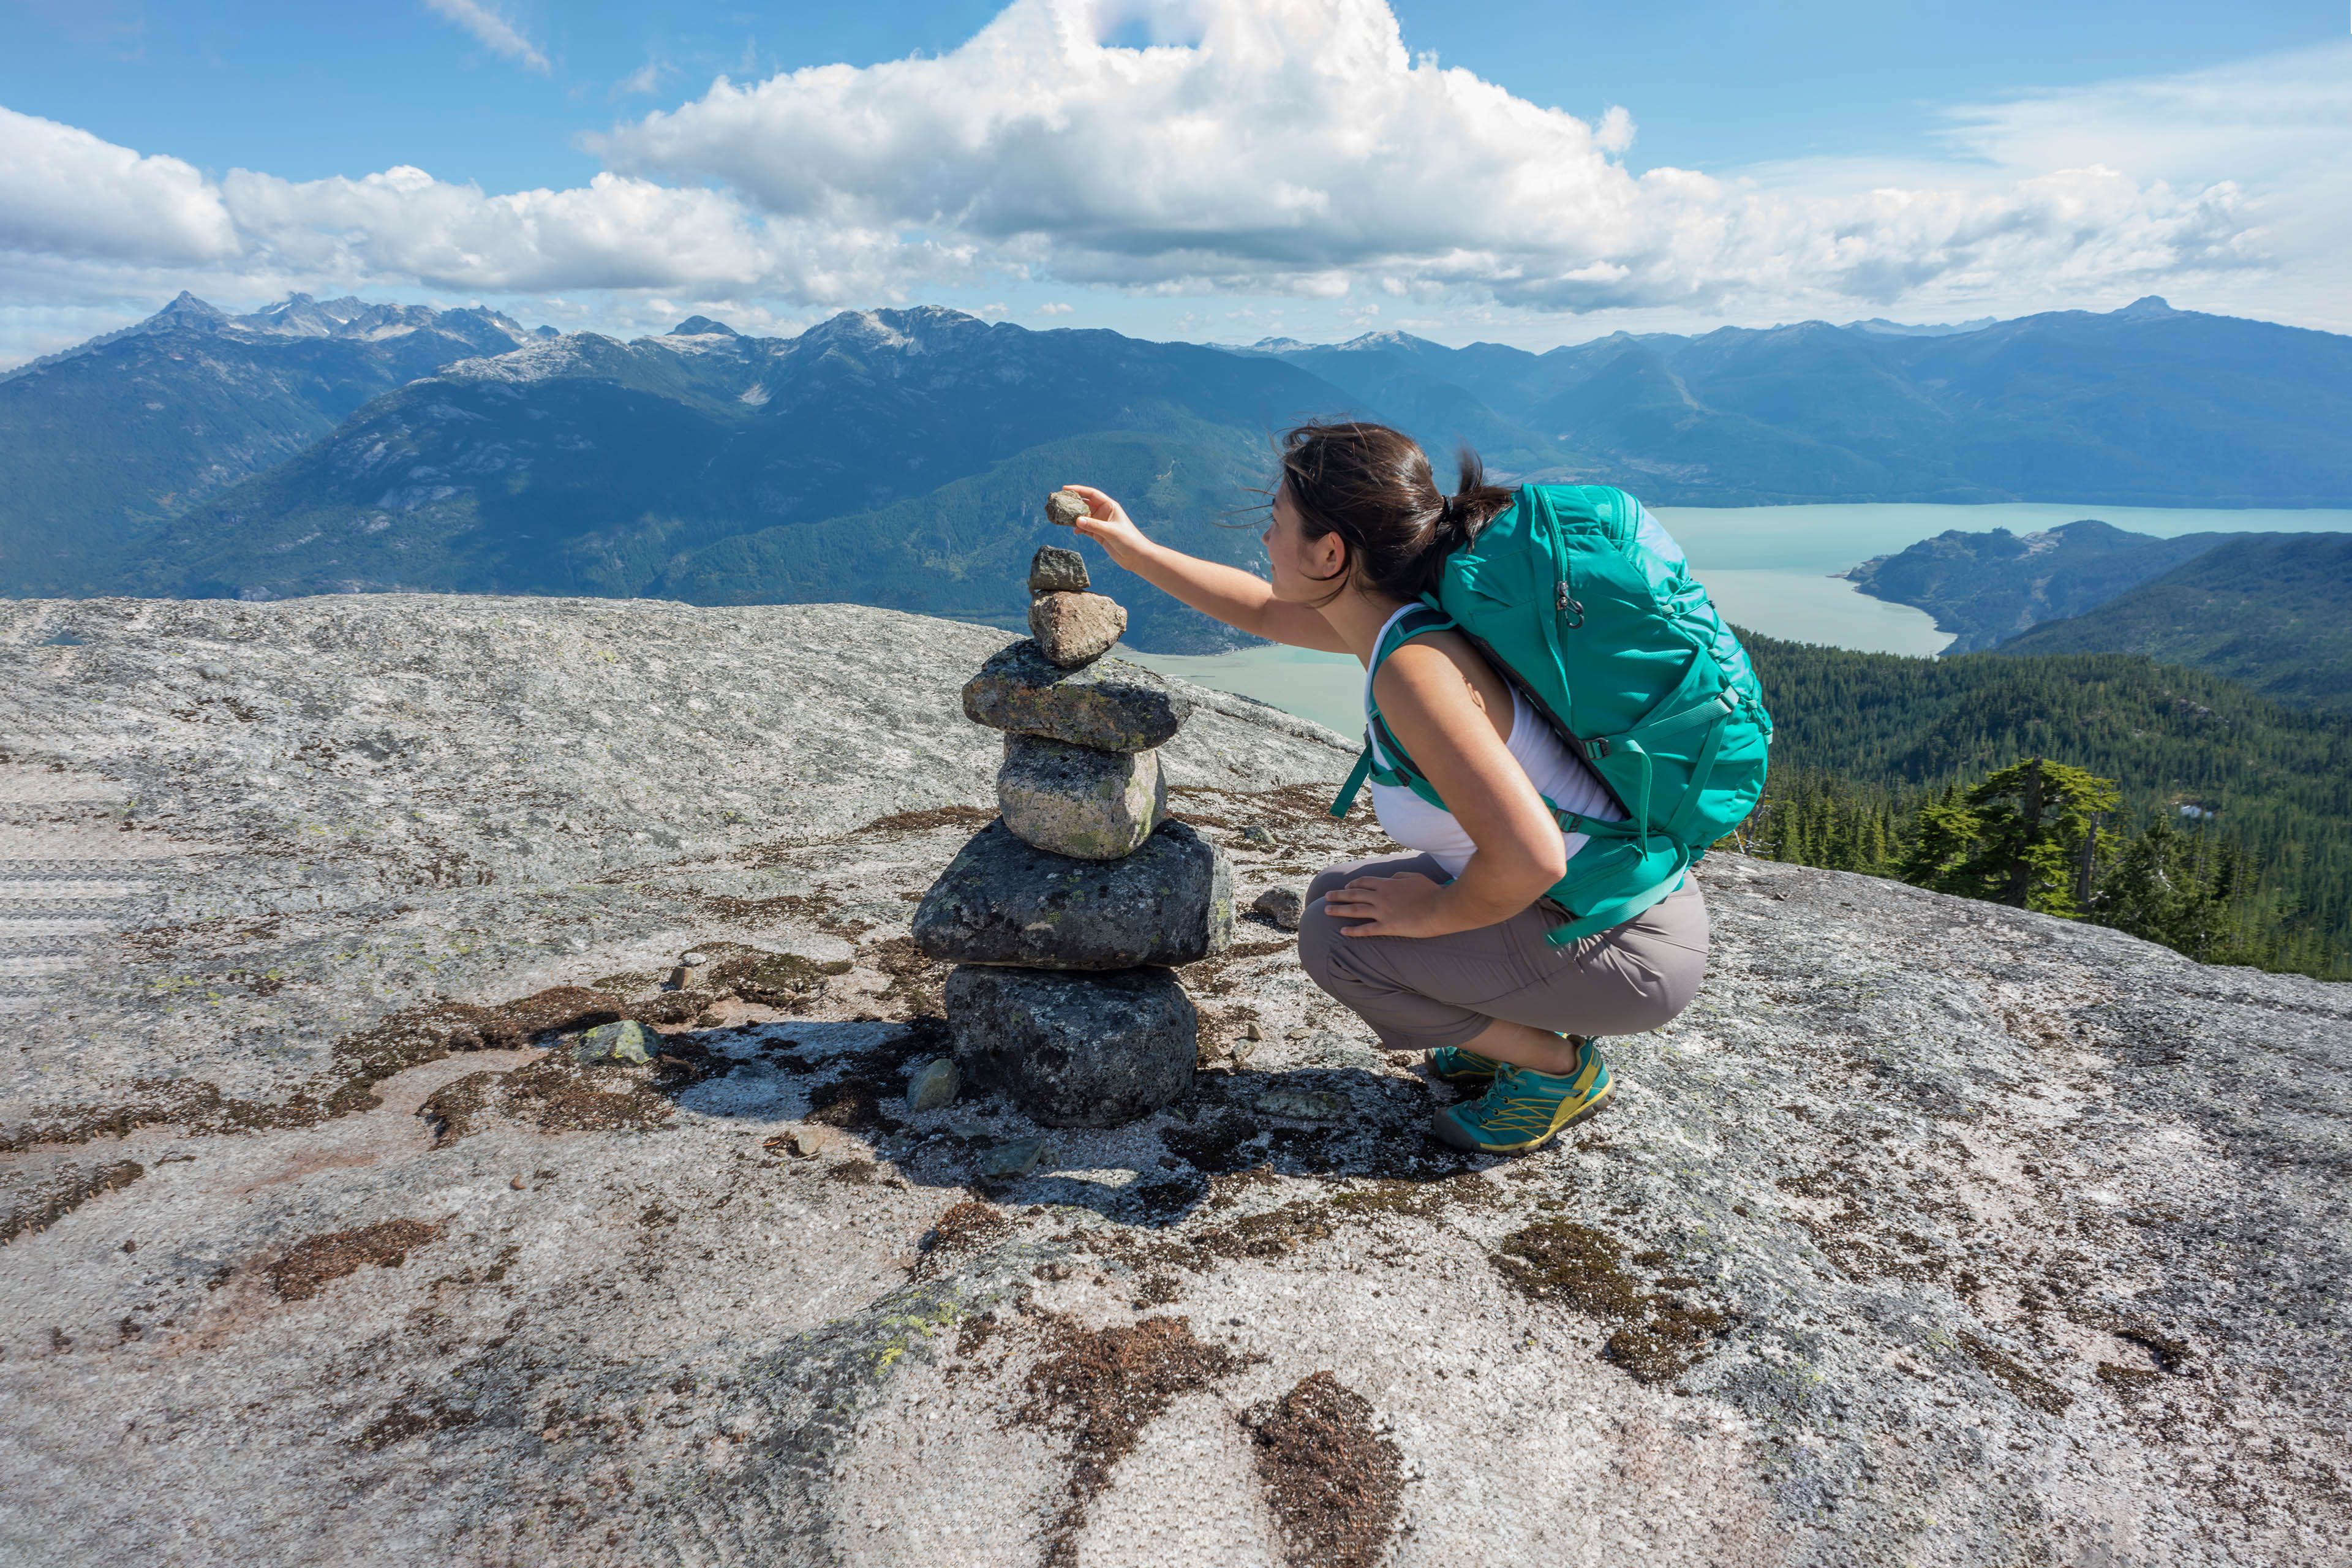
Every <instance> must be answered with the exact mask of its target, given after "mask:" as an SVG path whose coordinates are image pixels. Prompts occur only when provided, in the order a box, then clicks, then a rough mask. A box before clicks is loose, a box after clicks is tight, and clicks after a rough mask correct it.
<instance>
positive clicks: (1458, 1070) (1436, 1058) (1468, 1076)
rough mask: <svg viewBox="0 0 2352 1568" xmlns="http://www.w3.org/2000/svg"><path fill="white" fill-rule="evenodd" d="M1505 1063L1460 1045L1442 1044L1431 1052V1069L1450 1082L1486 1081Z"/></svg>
mask: <svg viewBox="0 0 2352 1568" xmlns="http://www.w3.org/2000/svg"><path fill="white" fill-rule="evenodd" d="M1502 1065H1503V1064H1502V1063H1500V1062H1498V1061H1496V1059H1495V1058H1492V1057H1482V1056H1480V1055H1479V1054H1478V1053H1477V1052H1475V1051H1470V1050H1465V1049H1463V1048H1462V1047H1460V1046H1440V1047H1437V1048H1436V1049H1435V1050H1433V1051H1432V1052H1430V1053H1429V1070H1430V1071H1431V1072H1432V1073H1434V1074H1435V1075H1436V1076H1437V1077H1439V1078H1442V1079H1444V1080H1445V1081H1446V1082H1448V1083H1486V1082H1490V1081H1492V1079H1494V1076H1495V1069H1496V1068H1498V1067H1501V1066H1502Z"/></svg>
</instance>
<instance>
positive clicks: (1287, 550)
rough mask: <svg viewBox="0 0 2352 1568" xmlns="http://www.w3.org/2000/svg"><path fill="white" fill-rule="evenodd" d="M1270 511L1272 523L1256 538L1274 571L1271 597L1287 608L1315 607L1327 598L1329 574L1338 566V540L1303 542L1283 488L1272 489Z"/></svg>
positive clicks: (1331, 536)
mask: <svg viewBox="0 0 2352 1568" xmlns="http://www.w3.org/2000/svg"><path fill="white" fill-rule="evenodd" d="M1272 510H1273V513H1274V521H1271V522H1269V523H1267V524H1266V525H1265V532H1264V533H1262V534H1260V535H1259V536H1258V537H1259V538H1260V539H1261V540H1263V541H1264V542H1265V559H1266V563H1267V564H1268V565H1270V566H1271V567H1272V568H1273V570H1274V596H1275V597H1276V598H1277V599H1280V600H1282V601H1283V602H1284V603H1286V604H1291V605H1312V604H1319V603H1320V602H1321V601H1323V600H1325V599H1328V598H1329V597H1330V596H1331V582H1330V578H1329V574H1330V573H1332V572H1333V571H1335V570H1336V569H1337V568H1338V566H1339V552H1340V546H1339V537H1338V536H1337V535H1336V534H1326V535H1324V536H1323V537H1322V538H1321V539H1318V540H1314V541H1312V542H1309V541H1308V540H1307V537H1306V536H1305V533H1304V531H1302V530H1301V528H1300V526H1299V521H1298V508H1297V506H1296V505H1294V504H1293V503H1292V501H1291V499H1290V487H1289V486H1288V485H1286V484H1285V485H1279V486H1277V487H1276V489H1275V492H1274V506H1273V508H1272ZM1318 578H1321V579H1322V580H1321V581H1319V582H1318V580H1317V579H1318Z"/></svg>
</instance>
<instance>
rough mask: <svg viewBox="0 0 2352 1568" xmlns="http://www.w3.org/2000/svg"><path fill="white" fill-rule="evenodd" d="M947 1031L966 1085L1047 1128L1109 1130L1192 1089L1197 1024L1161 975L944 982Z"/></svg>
mask: <svg viewBox="0 0 2352 1568" xmlns="http://www.w3.org/2000/svg"><path fill="white" fill-rule="evenodd" d="M947 1010H948V1026H949V1028H950V1030H951V1031H952V1032H953V1034H954V1036H955V1049H956V1058H957V1059H958V1060H959V1061H961V1062H962V1063H963V1064H964V1066H965V1068H967V1069H968V1070H969V1071H970V1072H971V1077H972V1080H973V1081H974V1082H976V1083H979V1084H982V1085H983V1086H985V1087H987V1088H990V1089H996V1090H999V1091H1000V1092H1002V1093H1003V1094H1004V1095H1005V1096H1007V1097H1008V1098H1009V1099H1011V1100H1013V1103H1014V1104H1015V1105H1017V1106H1018V1107H1020V1109H1021V1110H1022V1111H1023V1112H1024V1114H1026V1115H1027V1116H1028V1117H1029V1118H1030V1120H1032V1121H1039V1122H1043V1123H1044V1124H1045V1125H1046V1126H1048V1127H1116V1126H1118V1125H1119V1124H1120V1123H1121V1122H1126V1121H1134V1120H1135V1119H1136V1118H1137V1117H1139V1116H1145V1115H1149V1114H1150V1112H1152V1111H1154V1110H1158V1109H1159V1108H1160V1107H1161V1106H1163V1105H1165V1104H1167V1103H1168V1102H1169V1101H1170V1100H1173V1099H1175V1098H1176V1097H1177V1096H1178V1095H1180V1094H1181V1093H1183V1092H1184V1090H1185V1089H1186V1088H1187V1087H1188V1086H1189V1085H1190V1084H1191V1083H1192V1066H1193V1060H1194V1058H1195V1056H1196V1055H1197V1053H1198V1050H1199V1038H1200V1019H1199V1016H1197V1015H1196V1014H1195V1013H1194V1012H1193V1010H1192V998H1191V997H1189V996H1187V995H1185V994H1184V987H1183V986H1181V985H1180V984H1177V981H1176V977H1175V976H1174V975H1172V974H1171V973H1168V972H1167V971H1166V970H1164V969H1128V970H1119V971H1117V972H1115V973H1108V974H1057V973H1050V972H1047V971H1044V970H1035V969H992V968H985V967H969V968H963V969H959V970H957V971H956V972H955V973H953V974H950V975H949V976H948V984H947Z"/></svg>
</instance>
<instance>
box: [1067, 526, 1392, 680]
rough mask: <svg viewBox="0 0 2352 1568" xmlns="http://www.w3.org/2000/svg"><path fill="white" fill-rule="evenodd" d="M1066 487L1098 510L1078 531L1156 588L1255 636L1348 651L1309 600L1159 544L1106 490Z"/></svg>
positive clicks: (1297, 645)
mask: <svg viewBox="0 0 2352 1568" xmlns="http://www.w3.org/2000/svg"><path fill="white" fill-rule="evenodd" d="M1066 488H1067V489H1073V490H1076V492H1077V493H1078V494H1080V495H1082V496H1084V497H1086V498H1087V505H1088V506H1089V507H1092V508H1093V509H1094V515H1093V516H1091V517H1082V518H1080V519H1078V522H1077V529H1078V531H1079V532H1080V533H1083V534H1085V535H1086V536H1087V538H1088V539H1091V540H1093V541H1094V542H1096V543H1097V544H1099V545H1101V546H1102V547H1103V548H1104V549H1105V550H1107V551H1108V552H1110V558H1111V559H1112V560H1113V561H1116V562H1118V563H1119V564H1120V565H1121V566H1124V567H1126V568H1127V569H1128V570H1129V572H1132V573H1134V574H1136V575H1137V576H1139V577H1140V578H1142V579H1143V580H1144V581H1145V582H1147V583H1149V584H1151V585H1152V586H1153V587H1155V588H1158V589H1160V590H1161V591H1162V592H1164V593H1168V594H1171V595H1174V596H1175V597H1177V598H1179V599H1181V600H1183V601H1184V603H1186V604H1188V605H1192V607H1193V608H1194V609H1196V610H1198V611H1200V612H1201V613H1202V615H1204V616H1215V617H1216V618H1217V619H1219V620H1221V621H1223V622H1224V623H1225V625H1227V626H1232V627H1233V628H1234V630H1236V631H1244V632H1247V633H1249V634H1250V635H1251V636H1252V637H1265V638H1266V639H1267V640H1269V641H1271V642H1278V643H1287V644H1289V645H1290V646H1291V647H1314V648H1321V649H1323V650H1324V651H1325V652H1327V653H1346V652H1348V651H1349V648H1348V645H1347V644H1346V643H1344V642H1342V641H1340V640H1339V633H1338V632H1336V631H1334V630H1333V629H1332V628H1331V623H1330V622H1328V621H1327V620H1325V619H1324V618H1323V617H1322V616H1320V615H1318V614H1317V613H1316V612H1315V611H1314V610H1312V609H1310V608H1309V607H1307V605H1291V604H1286V603H1284V602H1283V601H1282V600H1280V599H1277V598H1276V597H1275V596H1274V590H1273V589H1272V588H1271V587H1269V586H1267V585H1266V583H1265V579H1264V578H1262V577H1254V576H1252V575H1251V574H1248V573H1246V572H1244V571H1242V570H1241V569H1240V568H1238V567H1234V566H1220V565H1218V564H1217V563H1215V562H1213V561H1203V560H1202V559H1201V558H1200V557H1199V556H1197V555H1187V554H1185V553H1183V552H1181V551H1178V550H1171V549H1169V548H1168V547H1167V546H1166V545H1164V544H1155V543H1153V542H1151V541H1150V540H1149V539H1146V538H1145V537H1144V536H1143V531H1142V530H1140V529H1139V528H1137V527H1136V526H1135V524H1134V522H1133V521H1130V520H1129V517H1128V515H1127V509H1126V508H1124V507H1122V506H1120V505H1119V504H1118V502H1117V501H1115V500H1111V499H1110V497H1108V496H1107V495H1105V494H1104V493H1103V492H1102V491H1100V490H1098V489H1094V488H1093V487H1092V486H1089V485H1070V486H1068V487H1066Z"/></svg>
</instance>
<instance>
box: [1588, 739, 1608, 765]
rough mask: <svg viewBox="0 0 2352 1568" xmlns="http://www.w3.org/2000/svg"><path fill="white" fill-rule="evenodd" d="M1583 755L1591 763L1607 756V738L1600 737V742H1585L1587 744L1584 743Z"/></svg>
mask: <svg viewBox="0 0 2352 1568" xmlns="http://www.w3.org/2000/svg"><path fill="white" fill-rule="evenodd" d="M1584 754H1585V756H1586V757H1587V758H1589V759H1591V761H1594V762H1598V761H1600V760H1601V758H1602V757H1605V756H1607V755H1608V754H1609V740H1608V737H1606V736H1603V737H1601V739H1600V740H1597V741H1587V742H1584Z"/></svg>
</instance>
